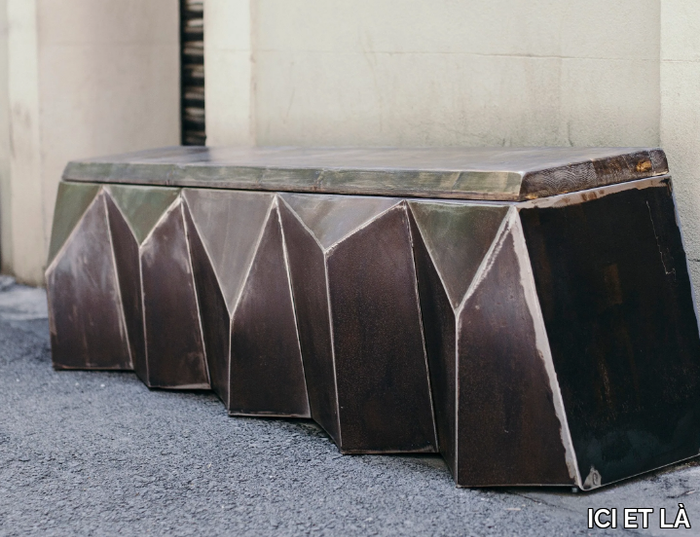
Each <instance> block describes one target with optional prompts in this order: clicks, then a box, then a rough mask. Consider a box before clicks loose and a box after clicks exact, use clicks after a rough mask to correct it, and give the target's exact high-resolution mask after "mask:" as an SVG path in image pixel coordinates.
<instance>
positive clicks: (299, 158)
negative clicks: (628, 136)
mask: <svg viewBox="0 0 700 537" xmlns="http://www.w3.org/2000/svg"><path fill="white" fill-rule="evenodd" d="M665 173H668V164H667V162H666V157H665V155H664V153H663V151H662V150H661V149H653V148H572V147H545V148H542V147H539V148H526V147H525V148H503V147H490V148H379V149H372V148H294V147H256V148H231V147H227V148H209V147H167V148H163V149H155V150H149V151H142V152H138V153H128V154H124V155H116V156H111V157H103V158H95V159H87V160H82V161H75V162H71V163H69V164H68V166H67V167H66V169H65V171H64V175H63V178H64V180H66V181H88V182H106V183H132V184H149V185H171V186H181V187H200V188H201V187H207V188H220V189H239V190H267V191H277V192H316V193H329V194H363V195H367V194H372V195H383V196H403V197H422V198H453V199H487V200H488V199H490V200H503V201H516V200H525V199H532V198H539V197H543V196H551V195H554V194H561V193H564V192H574V191H577V190H583V189H588V188H594V187H598V186H602V185H607V184H615V183H620V182H624V181H631V180H635V179H642V178H645V177H652V176H657V175H663V174H665Z"/></svg>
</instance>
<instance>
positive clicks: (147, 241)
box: [46, 147, 700, 490]
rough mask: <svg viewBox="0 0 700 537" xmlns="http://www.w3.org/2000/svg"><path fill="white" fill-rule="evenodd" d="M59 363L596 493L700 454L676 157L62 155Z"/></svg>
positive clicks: (346, 438)
mask: <svg viewBox="0 0 700 537" xmlns="http://www.w3.org/2000/svg"><path fill="white" fill-rule="evenodd" d="M46 283H47V291H48V300H49V312H50V327H51V345H52V355H53V363H54V367H55V368H56V369H106V370H133V371H135V373H136V375H138V377H139V378H140V379H141V380H142V381H143V382H144V383H145V384H146V385H147V386H148V387H150V388H166V389H212V390H213V391H214V392H216V394H217V395H218V396H219V397H220V398H221V400H222V401H223V402H224V404H225V406H226V408H227V410H228V412H229V413H230V414H231V415H234V416H276V417H295V418H311V419H313V420H315V421H316V422H317V423H318V424H319V425H320V426H321V427H322V428H323V429H324V430H325V431H326V432H327V433H328V435H329V436H330V437H331V438H332V440H333V441H334V442H335V443H336V444H337V446H338V448H339V449H340V451H341V452H342V453H434V452H439V453H441V454H442V456H443V457H444V459H445V461H446V462H447V465H448V466H449V468H450V470H451V472H452V474H453V476H454V479H455V481H456V483H457V485H459V486H468V487H475V486H494V485H509V486H510V485H553V486H557V485H562V486H575V487H579V488H581V489H584V490H588V489H592V488H596V487H599V486H601V485H605V484H609V483H612V482H614V481H617V480H620V479H623V478H626V477H629V476H633V475H637V474H639V473H641V472H646V471H649V470H653V469H655V468H659V467H661V466H664V465H668V464H671V463H674V462H677V461H680V460H683V459H687V458H689V457H693V456H695V455H697V454H698V451H699V450H700V337H699V334H698V322H697V318H696V313H695V309H694V304H693V299H692V290H691V284H690V280H689V275H688V267H687V263H686V257H685V253H684V250H683V244H682V241H681V234H680V229H679V226H678V221H677V217H676V212H675V206H674V200H673V193H672V187H671V178H670V176H669V175H668V165H667V162H666V157H665V155H664V153H663V151H661V150H660V149H638V148H631V149H625V148H622V149H620V148H613V149H606V148H585V149H584V148H490V149H485V148H479V149H463V148H444V149H443V148H430V149H428V148H425V149H410V150H409V149H389V148H387V149H301V148H252V149H244V148H204V147H171V148H164V149H159V150H152V151H145V152H139V153H132V154H127V155H120V156H115V157H107V158H97V159H88V160H81V161H76V162H71V163H69V164H68V166H67V167H66V170H65V172H64V176H63V181H62V182H61V183H60V186H59V190H58V197H57V202H56V210H55V216H54V223H53V231H52V237H51V244H50V253H49V259H48V268H47V270H46Z"/></svg>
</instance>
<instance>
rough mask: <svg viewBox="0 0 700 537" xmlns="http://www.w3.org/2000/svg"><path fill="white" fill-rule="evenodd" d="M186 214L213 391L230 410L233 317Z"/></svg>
mask: <svg viewBox="0 0 700 537" xmlns="http://www.w3.org/2000/svg"><path fill="white" fill-rule="evenodd" d="M184 213H185V222H186V225H187V238H188V242H189V245H190V256H191V260H192V272H193V274H194V281H195V285H196V290H197V297H198V299H199V314H200V318H201V320H202V336H203V338H204V346H205V349H206V357H207V367H208V371H209V379H210V382H211V388H212V390H214V392H216V394H217V395H218V396H219V398H220V399H221V400H222V401H223V402H224V405H225V406H226V408H227V409H228V408H230V406H231V403H230V397H229V378H230V372H229V371H230V359H231V353H230V346H229V345H230V342H231V337H230V334H231V317H230V316H229V312H228V309H227V308H226V300H225V299H224V295H223V293H222V291H221V287H220V286H219V281H218V279H217V278H216V274H215V273H214V268H213V266H212V263H211V259H210V258H209V255H208V253H207V251H206V249H205V248H204V244H203V243H202V239H201V237H200V235H199V231H198V230H197V227H196V226H195V225H194V222H193V220H192V215H191V214H190V210H189V207H188V205H185V206H184Z"/></svg>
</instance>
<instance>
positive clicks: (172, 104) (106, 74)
mask: <svg viewBox="0 0 700 537" xmlns="http://www.w3.org/2000/svg"><path fill="white" fill-rule="evenodd" d="M4 2H6V8H7V9H6V13H7V20H8V29H9V31H8V33H7V38H6V39H7V41H6V42H7V55H6V58H7V62H8V70H7V72H8V74H9V79H8V81H3V80H2V79H1V78H0V84H3V83H5V84H7V87H8V100H9V102H8V106H9V110H10V114H9V122H8V124H6V125H7V127H6V129H8V130H9V133H10V139H11V147H12V151H11V154H10V159H9V161H10V166H9V177H8V178H5V177H3V182H2V183H0V184H1V185H2V187H1V188H2V190H1V191H0V196H1V197H2V199H3V202H2V205H0V207H1V208H2V209H3V212H2V257H3V268H4V270H5V271H9V272H12V273H14V274H16V275H17V277H18V279H19V280H21V281H26V282H29V283H41V282H43V267H44V264H45V259H46V252H47V247H48V240H49V235H50V228H51V219H52V215H53V204H54V200H55V196H56V188H57V185H58V181H59V179H60V176H61V172H62V170H63V167H64V166H65V164H66V162H67V161H68V160H71V159H74V158H82V157H88V156H95V155H100V154H105V153H117V152H123V151H130V150H135V149H144V148H148V147H157V146H163V145H172V144H177V143H178V142H179V137H180V135H179V132H180V118H179V53H178V50H179V49H178V39H179V31H178V20H179V19H178V17H179V15H178V1H177V0H61V1H60V2H59V1H56V0H4ZM2 6H3V5H2V4H0V8H1V7H2ZM4 13H5V12H3V13H2V15H4ZM2 15H0V19H2ZM0 54H2V46H0ZM1 61H2V60H0V62H1ZM2 92H3V89H0V108H1V107H2ZM0 125H3V123H2V117H1V113H0ZM1 130H2V131H3V132H0V159H1V158H2V156H1V152H2V136H3V135H4V132H5V127H4V125H3V129H1ZM0 174H2V166H1V165H0ZM7 198H9V200H10V201H9V204H6V203H5V200H6V199H7ZM8 205H9V207H8V208H7V210H6V207H7V206H8Z"/></svg>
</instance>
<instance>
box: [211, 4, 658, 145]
mask: <svg viewBox="0 0 700 537" xmlns="http://www.w3.org/2000/svg"><path fill="white" fill-rule="evenodd" d="M234 4H236V5H237V6H240V7H239V8H237V9H238V11H237V12H236V13H235V14H234V13H233V8H232V7H231V6H233V5H234ZM224 5H228V6H229V7H228V10H229V11H228V12H226V9H225V8H224V7H222V6H224ZM243 6H245V8H244V7H243ZM246 9H247V12H244V11H246ZM206 11H207V14H206V17H207V26H206V31H207V33H206V41H207V55H206V64H205V65H206V69H207V122H208V125H207V127H208V129H209V127H210V126H211V125H216V130H215V131H214V132H212V131H210V136H211V138H210V142H211V143H212V144H214V145H216V144H219V143H231V142H233V141H236V142H238V143H240V141H241V140H243V139H244V138H245V137H244V136H243V134H244V132H247V133H248V138H249V140H250V142H251V143H258V144H301V145H314V144H325V145H388V144H389V145H620V144H622V145H655V144H658V143H659V106H660V102H659V99H660V97H659V25H660V23H659V13H660V5H659V0H635V1H630V2H609V1H607V0H590V1H587V2H580V1H578V0H568V1H562V0H532V1H529V2H523V1H521V0H471V1H469V2H466V1H456V0H431V1H429V2H428V1H425V0H403V1H401V2H398V1H396V0H355V1H353V2H347V1H344V0H232V1H230V2H227V0H208V3H207V7H206ZM246 16H247V17H248V18H247V19H246V18H245V17H246ZM246 23H247V24H248V26H247V27H246V26H245V24H246ZM223 26H226V27H227V28H228V29H229V32H228V33H226V32H223V31H221V30H220V28H221V27H223ZM232 34H235V35H236V36H237V38H238V42H237V43H234V42H233V41H234V39H233V37H232ZM223 48H226V50H227V51H228V54H229V58H228V60H223V59H222V52H221V50H220V49H223ZM250 51H252V60H250V61H246V60H247V59H248V58H247V57H246V56H248V57H250V56H251V52H250ZM234 57H235V59H234ZM251 64H252V70H251ZM249 80H252V86H253V88H254V96H253V98H246V99H234V98H233V95H234V92H235V93H237V94H239V93H242V91H241V89H238V90H234V89H233V88H246V87H248V86H247V84H249V83H250V82H249ZM226 92H228V93H229V97H228V98H217V99H216V100H215V101H213V100H210V97H211V96H214V95H218V96H223V95H224V94H225V93H226ZM244 107H248V114H249V116H250V117H251V119H250V122H251V125H250V126H248V125H245V124H244V123H245V122H243V123H241V122H231V123H228V124H225V125H221V124H220V122H218V121H217V118H219V117H221V115H222V113H223V114H230V113H231V110H233V109H236V110H240V109H241V108H244ZM238 115H239V116H245V114H243V113H241V112H238ZM251 133H252V134H251Z"/></svg>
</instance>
